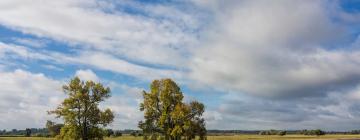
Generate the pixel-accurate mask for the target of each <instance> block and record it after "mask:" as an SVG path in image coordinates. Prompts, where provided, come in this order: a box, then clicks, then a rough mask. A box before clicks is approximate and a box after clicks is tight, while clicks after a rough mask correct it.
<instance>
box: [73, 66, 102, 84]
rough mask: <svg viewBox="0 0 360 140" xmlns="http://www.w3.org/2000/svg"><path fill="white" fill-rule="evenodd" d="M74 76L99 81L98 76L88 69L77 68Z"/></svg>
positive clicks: (84, 79)
mask: <svg viewBox="0 0 360 140" xmlns="http://www.w3.org/2000/svg"><path fill="white" fill-rule="evenodd" d="M75 76H77V77H79V78H80V79H81V80H83V81H90V80H91V81H94V82H99V81H100V79H99V77H98V76H97V75H96V74H95V73H94V72H93V71H92V70H90V69H86V70H77V71H76V73H75Z"/></svg>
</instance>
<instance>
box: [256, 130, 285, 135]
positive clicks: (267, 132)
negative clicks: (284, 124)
mask: <svg viewBox="0 0 360 140" xmlns="http://www.w3.org/2000/svg"><path fill="white" fill-rule="evenodd" d="M259 135H279V136H284V135H286V131H282V130H274V129H271V130H267V131H260V132H259Z"/></svg>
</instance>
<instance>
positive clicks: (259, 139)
mask: <svg viewBox="0 0 360 140" xmlns="http://www.w3.org/2000/svg"><path fill="white" fill-rule="evenodd" d="M207 139H208V140H317V139H322V140H360V135H324V136H304V135H286V136H274V135H272V136H261V135H233V136H208V137H207ZM0 140H55V139H53V138H40V137H0ZM105 140H142V137H133V136H122V137H116V138H105Z"/></svg>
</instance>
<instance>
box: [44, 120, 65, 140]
mask: <svg viewBox="0 0 360 140" xmlns="http://www.w3.org/2000/svg"><path fill="white" fill-rule="evenodd" d="M63 126H64V124H56V123H55V122H52V121H50V120H48V121H47V122H46V128H47V129H48V131H49V134H50V136H51V137H55V136H57V135H59V134H60V130H61V128H62V127H63Z"/></svg>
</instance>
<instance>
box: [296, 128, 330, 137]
mask: <svg viewBox="0 0 360 140" xmlns="http://www.w3.org/2000/svg"><path fill="white" fill-rule="evenodd" d="M301 134H303V135H316V136H320V135H325V132H324V131H322V130H320V129H315V130H306V129H305V130H302V131H301Z"/></svg>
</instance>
